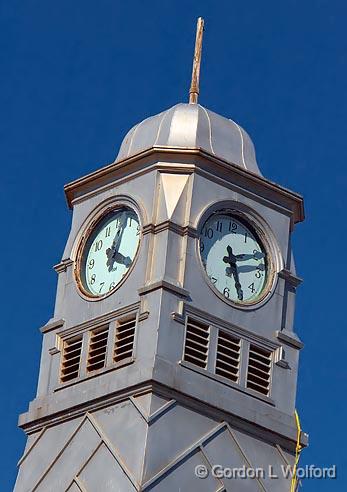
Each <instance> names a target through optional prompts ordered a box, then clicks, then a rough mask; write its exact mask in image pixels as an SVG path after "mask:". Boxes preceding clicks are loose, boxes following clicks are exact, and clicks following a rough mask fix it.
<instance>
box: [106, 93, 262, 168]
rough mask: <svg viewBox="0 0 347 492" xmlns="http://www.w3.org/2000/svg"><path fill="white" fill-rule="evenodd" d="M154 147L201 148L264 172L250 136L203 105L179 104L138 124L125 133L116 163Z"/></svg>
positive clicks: (227, 159) (235, 124)
mask: <svg viewBox="0 0 347 492" xmlns="http://www.w3.org/2000/svg"><path fill="white" fill-rule="evenodd" d="M155 146H158V147H171V148H172V147H174V148H182V149H184V148H200V149H203V150H205V151H207V152H209V153H210V154H212V155H215V156H216V157H220V158H221V159H224V160H226V161H228V162H230V163H232V164H236V165H237V166H240V167H242V168H243V169H247V170H248V171H251V172H253V173H256V174H261V173H260V170H259V168H258V165H257V161H256V158H255V150H254V146H253V143H252V141H251V139H250V137H249V135H248V134H247V133H246V132H245V131H244V130H243V129H242V128H241V127H240V126H239V125H238V124H237V123H235V122H234V121H232V120H230V119H228V118H224V117H223V116H220V115H219V114H217V113H214V112H213V111H210V110H208V109H206V108H204V107H203V106H201V105H200V104H184V103H181V104H176V105H175V106H173V107H172V108H170V109H167V110H166V111H163V112H162V113H159V114H157V115H155V116H151V117H150V118H147V119H145V120H143V121H142V122H141V123H138V124H137V125H135V126H134V127H133V128H132V129H131V130H130V131H129V132H128V133H127V135H126V136H125V138H124V140H123V142H122V145H121V148H120V151H119V153H118V156H117V159H116V162H117V161H120V160H122V159H126V158H127V157H130V156H132V155H135V154H137V153H138V152H141V151H143V150H145V149H149V148H151V147H155Z"/></svg>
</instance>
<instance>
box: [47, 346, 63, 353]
mask: <svg viewBox="0 0 347 492" xmlns="http://www.w3.org/2000/svg"><path fill="white" fill-rule="evenodd" d="M48 353H49V355H56V354H60V350H59V349H58V347H52V348H50V349H49V350H48Z"/></svg>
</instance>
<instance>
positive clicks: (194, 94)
mask: <svg viewBox="0 0 347 492" xmlns="http://www.w3.org/2000/svg"><path fill="white" fill-rule="evenodd" d="M203 32H204V19H203V18H202V17H199V18H198V21H197V24H196V38H195V50H194V60H193V71H192V83H191V85H190V89H189V104H197V102H198V97H199V79H200V63H201V51H202V34H203Z"/></svg>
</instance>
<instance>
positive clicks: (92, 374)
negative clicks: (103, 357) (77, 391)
mask: <svg viewBox="0 0 347 492" xmlns="http://www.w3.org/2000/svg"><path fill="white" fill-rule="evenodd" d="M58 352H59V351H58ZM134 362H135V357H129V358H128V359H124V360H122V361H120V362H113V363H112V365H110V366H106V367H103V368H101V369H97V370H95V371H93V372H87V373H86V374H85V375H83V376H79V377H77V378H76V379H72V380H71V381H68V382H66V383H59V386H56V388H54V390H53V391H54V392H57V391H61V390H63V389H65V388H68V387H69V386H76V385H77V384H79V383H83V382H84V381H86V380H87V379H92V378H95V377H97V376H101V375H102V374H105V373H107V372H111V371H115V370H117V369H120V368H122V367H125V366H129V365H130V364H133V363H134Z"/></svg>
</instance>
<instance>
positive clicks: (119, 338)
mask: <svg viewBox="0 0 347 492" xmlns="http://www.w3.org/2000/svg"><path fill="white" fill-rule="evenodd" d="M135 328H136V318H132V319H128V320H124V321H118V324H117V328H116V341H115V345H114V353H113V360H114V361H115V362H120V361H122V360H125V359H129V358H131V357H132V356H133V351H134V340H135Z"/></svg>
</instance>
